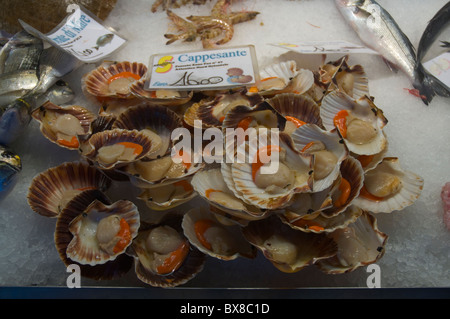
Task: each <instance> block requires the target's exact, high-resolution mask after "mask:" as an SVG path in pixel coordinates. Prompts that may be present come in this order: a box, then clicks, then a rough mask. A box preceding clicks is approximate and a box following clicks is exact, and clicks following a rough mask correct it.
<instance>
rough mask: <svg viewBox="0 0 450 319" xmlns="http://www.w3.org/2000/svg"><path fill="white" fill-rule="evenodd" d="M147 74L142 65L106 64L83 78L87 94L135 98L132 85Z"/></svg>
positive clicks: (145, 68)
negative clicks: (131, 88)
mask: <svg viewBox="0 0 450 319" xmlns="http://www.w3.org/2000/svg"><path fill="white" fill-rule="evenodd" d="M146 73H147V66H146V65H145V64H142V63H138V62H128V61H124V62H112V63H111V62H104V63H102V65H100V66H99V67H98V68H96V69H94V70H92V71H91V72H89V73H88V74H86V75H85V76H84V77H83V80H84V82H83V85H84V87H85V90H86V92H87V93H89V94H91V95H93V96H96V97H114V98H129V97H131V98H133V97H134V95H132V94H131V91H130V85H131V83H133V82H135V81H137V80H140V79H141V78H142V77H143V76H145V75H146ZM118 81H120V82H121V83H118ZM119 84H120V85H119Z"/></svg>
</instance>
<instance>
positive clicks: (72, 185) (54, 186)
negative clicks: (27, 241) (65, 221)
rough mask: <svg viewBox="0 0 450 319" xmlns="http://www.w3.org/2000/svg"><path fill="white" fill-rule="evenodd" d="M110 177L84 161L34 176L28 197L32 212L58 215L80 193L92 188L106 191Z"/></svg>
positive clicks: (57, 167) (64, 164)
mask: <svg viewBox="0 0 450 319" xmlns="http://www.w3.org/2000/svg"><path fill="white" fill-rule="evenodd" d="M110 185H111V180H110V179H109V178H108V177H106V176H105V175H104V174H102V173H101V172H100V171H99V170H98V169H96V168H95V167H93V166H90V165H88V164H87V163H85V162H67V163H63V164H61V165H58V166H56V167H52V168H49V169H47V170H46V171H44V172H41V173H40V174H39V175H37V176H35V177H34V178H33V180H32V182H31V184H30V187H29V189H28V195H27V200H28V204H29V206H30V207H31V209H32V210H33V211H35V212H36V213H38V214H40V215H42V216H46V217H57V216H58V215H59V214H60V213H61V211H62V210H63V209H64V207H65V206H66V204H67V203H68V202H69V201H70V200H71V199H72V198H73V197H74V196H75V195H77V194H79V193H81V192H83V191H85V190H89V189H98V190H100V191H105V190H107V189H108V188H109V187H110Z"/></svg>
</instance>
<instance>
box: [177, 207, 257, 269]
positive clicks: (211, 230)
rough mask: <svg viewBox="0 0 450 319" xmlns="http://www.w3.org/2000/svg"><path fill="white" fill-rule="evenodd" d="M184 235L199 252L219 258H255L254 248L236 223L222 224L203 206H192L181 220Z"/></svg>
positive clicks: (226, 259) (227, 259)
mask: <svg viewBox="0 0 450 319" xmlns="http://www.w3.org/2000/svg"><path fill="white" fill-rule="evenodd" d="M181 225H182V227H183V232H184V235H185V236H186V237H187V238H188V239H189V242H190V243H191V244H192V245H194V246H195V247H197V249H199V250H200V251H201V252H203V253H204V254H207V255H209V256H211V257H214V258H217V259H220V260H225V261H229V260H234V259H236V258H238V257H246V258H251V259H252V258H255V257H256V249H255V247H254V246H252V245H251V244H250V243H249V242H248V241H247V240H246V239H245V238H244V237H243V236H242V233H241V227H240V226H238V225H224V224H222V223H221V222H220V221H219V220H217V218H216V217H215V215H214V214H213V213H212V212H210V211H209V210H208V209H207V208H205V207H199V208H192V209H190V210H189V211H188V212H187V213H186V214H185V215H184V216H183V222H182V224H181Z"/></svg>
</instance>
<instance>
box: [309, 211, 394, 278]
mask: <svg viewBox="0 0 450 319" xmlns="http://www.w3.org/2000/svg"><path fill="white" fill-rule="evenodd" d="M330 236H331V237H332V238H333V239H334V241H335V242H336V243H337V246H338V252H337V254H336V256H334V257H331V258H329V259H325V260H320V261H319V262H318V263H317V266H318V267H319V269H320V270H322V271H323V272H325V273H327V274H343V273H347V272H351V271H354V270H355V269H357V268H359V267H363V266H367V265H369V264H372V263H375V262H377V261H378V260H379V259H380V258H381V257H382V256H383V255H384V252H385V246H386V242H387V239H388V236H387V235H386V234H385V233H383V232H381V231H380V230H379V229H378V227H377V220H376V218H375V217H374V216H372V215H371V214H370V213H368V212H366V211H363V214H362V215H361V216H360V217H359V218H358V219H357V220H356V221H355V222H354V223H351V224H349V225H348V226H347V227H345V228H341V229H337V230H335V231H334V232H332V233H331V234H330Z"/></svg>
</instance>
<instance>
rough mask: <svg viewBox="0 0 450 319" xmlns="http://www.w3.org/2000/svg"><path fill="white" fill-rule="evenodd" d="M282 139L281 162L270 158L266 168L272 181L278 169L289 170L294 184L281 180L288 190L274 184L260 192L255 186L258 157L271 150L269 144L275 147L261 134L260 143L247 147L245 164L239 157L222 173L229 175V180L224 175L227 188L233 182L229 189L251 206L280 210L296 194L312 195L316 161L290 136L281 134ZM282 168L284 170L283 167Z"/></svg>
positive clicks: (279, 158)
mask: <svg viewBox="0 0 450 319" xmlns="http://www.w3.org/2000/svg"><path fill="white" fill-rule="evenodd" d="M279 137H280V139H279V144H278V145H279V149H280V150H281V152H280V153H279V154H282V155H281V156H278V158H276V157H273V156H270V164H269V165H266V164H264V165H263V166H264V167H265V166H267V167H266V168H265V169H268V170H269V171H268V172H267V173H269V174H270V176H272V177H275V176H278V175H279V168H284V167H286V168H287V169H288V170H289V171H290V174H292V175H290V176H292V182H291V183H288V181H284V180H280V178H278V180H279V181H280V182H281V183H288V184H286V187H283V188H281V186H278V185H276V184H272V185H270V186H268V187H265V188H261V187H259V186H258V184H257V183H256V182H255V179H254V165H255V164H256V161H255V156H256V154H259V150H260V149H268V147H269V144H268V143H272V142H268V139H267V138H264V137H263V135H262V134H259V136H258V138H257V140H253V141H251V142H248V143H246V145H247V147H248V150H244V153H245V154H244V156H243V157H244V159H246V160H244V161H242V160H239V159H240V158H241V159H242V156H241V157H240V156H239V154H238V155H237V157H236V159H235V161H234V162H232V163H231V164H230V169H229V170H226V169H223V170H222V173H223V174H230V175H229V176H225V175H224V180H225V181H226V183H227V185H229V184H231V181H232V182H233V184H234V186H232V187H230V189H231V190H233V191H235V194H236V196H237V197H239V198H241V199H243V200H244V201H245V202H246V203H248V204H250V205H253V206H257V207H260V208H262V209H276V208H280V207H282V206H284V205H286V204H287V203H288V202H289V201H290V199H291V198H292V196H293V195H294V193H296V192H305V191H310V190H311V189H312V187H313V186H312V182H313V178H314V174H313V165H314V163H313V157H312V156H311V155H309V154H305V155H303V154H300V153H299V152H297V151H296V150H295V149H294V148H293V145H292V141H291V140H290V138H289V137H288V136H287V135H285V134H283V133H281V134H280V135H279ZM276 138H278V136H276ZM270 146H272V145H270ZM274 153H275V152H274ZM268 163H269V162H268ZM281 164H282V165H283V166H280V165H281ZM262 168H263V167H260V168H259V169H258V170H257V171H259V170H260V169H261V170H262ZM272 171H273V173H272ZM261 174H266V173H261ZM261 176H262V175H261ZM266 178H267V177H266ZM271 186H274V187H275V189H274V191H272V190H269V188H270V189H273V188H274V187H271Z"/></svg>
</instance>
